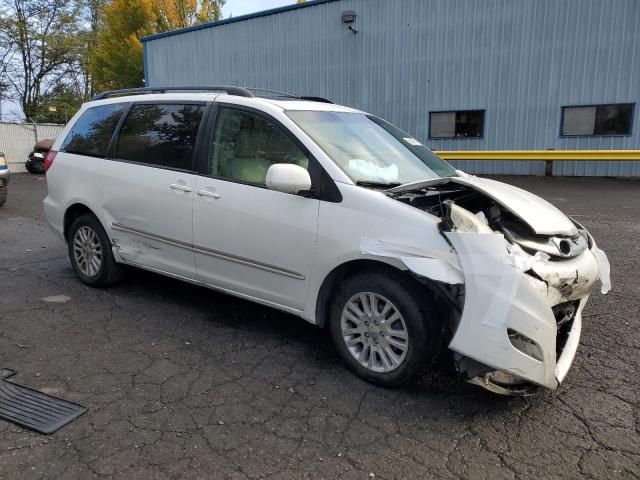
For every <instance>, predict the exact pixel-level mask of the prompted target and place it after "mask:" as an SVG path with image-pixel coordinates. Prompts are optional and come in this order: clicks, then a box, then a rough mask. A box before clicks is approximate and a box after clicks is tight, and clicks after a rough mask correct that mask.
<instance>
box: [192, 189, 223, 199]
mask: <svg viewBox="0 0 640 480" xmlns="http://www.w3.org/2000/svg"><path fill="white" fill-rule="evenodd" d="M196 193H197V194H198V195H200V196H201V197H210V198H215V199H218V198H220V194H219V193H216V192H210V191H209V190H198V191H197V192H196Z"/></svg>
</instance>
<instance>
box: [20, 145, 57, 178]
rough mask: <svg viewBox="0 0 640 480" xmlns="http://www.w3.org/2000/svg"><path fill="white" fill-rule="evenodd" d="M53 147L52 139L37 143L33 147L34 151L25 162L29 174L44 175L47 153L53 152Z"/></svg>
mask: <svg viewBox="0 0 640 480" xmlns="http://www.w3.org/2000/svg"><path fill="white" fill-rule="evenodd" d="M52 145H53V139H52V138H45V139H43V140H40V141H38V142H36V144H35V145H34V146H33V151H32V152H31V153H30V154H29V159H28V160H27V161H26V162H24V166H25V168H26V169H27V172H29V173H33V174H36V175H42V174H43V173H44V158H45V157H46V156H47V153H49V150H51V146H52Z"/></svg>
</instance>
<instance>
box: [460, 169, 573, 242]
mask: <svg viewBox="0 0 640 480" xmlns="http://www.w3.org/2000/svg"><path fill="white" fill-rule="evenodd" d="M449 180H451V181H452V182H455V183H459V184H461V185H467V186H469V187H471V188H473V189H475V190H477V191H479V192H482V193H484V194H485V195H487V196H488V197H491V198H493V199H494V200H495V201H496V202H498V203H499V204H500V205H502V206H503V207H504V208H506V209H507V210H509V211H510V212H511V213H513V214H514V215H517V216H518V217H520V218H521V219H522V220H524V221H525V222H526V223H527V224H528V225H529V226H530V227H531V228H532V229H533V231H534V232H536V233H537V234H538V235H577V234H578V229H577V228H576V226H575V225H574V224H573V222H572V221H571V220H570V219H569V217H567V216H566V215H565V214H564V213H562V212H561V211H560V210H558V209H557V208H556V207H554V206H553V205H551V204H550V203H549V202H547V201H546V200H543V199H542V198H540V197H538V196H537V195H534V194H533V193H529V192H527V191H526V190H522V189H521V188H518V187H514V186H512V185H507V184H506V183H502V182H497V181H495V180H489V179H487V178H479V177H474V176H471V175H468V176H464V177H452V178H449Z"/></svg>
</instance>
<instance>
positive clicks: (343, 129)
mask: <svg viewBox="0 0 640 480" xmlns="http://www.w3.org/2000/svg"><path fill="white" fill-rule="evenodd" d="M286 114H287V115H288V116H289V118H291V120H293V121H294V122H295V123H296V124H297V125H298V126H299V127H300V128H302V130H304V131H305V133H306V134H307V135H309V136H310V137H311V138H312V139H313V140H314V141H315V142H316V143H317V144H318V146H320V148H322V150H324V152H325V153H326V154H327V155H328V156H329V157H330V158H331V159H332V160H333V161H334V162H335V163H336V164H337V165H338V166H339V167H340V168H341V169H342V170H343V171H344V172H345V173H346V174H347V175H348V176H349V178H351V180H353V181H354V182H355V183H357V184H361V185H370V186H376V185H380V186H386V187H394V186H398V185H402V184H405V183H412V182H416V181H421V180H433V179H437V178H442V177H451V176H455V175H456V172H455V169H454V168H453V167H452V166H451V165H449V164H448V163H446V162H445V161H444V160H442V159H441V158H440V157H438V156H436V155H435V154H434V153H433V152H431V150H429V149H428V148H427V147H425V146H424V145H422V144H421V143H420V142H419V141H417V140H416V139H414V138H413V137H411V136H410V135H408V134H406V133H404V132H403V131H402V130H400V129H399V128H397V127H394V126H393V125H391V124H390V123H389V122H386V121H384V120H382V119H380V118H378V117H374V116H372V115H365V114H363V113H347V112H317V111H295V110H290V111H287V112H286Z"/></svg>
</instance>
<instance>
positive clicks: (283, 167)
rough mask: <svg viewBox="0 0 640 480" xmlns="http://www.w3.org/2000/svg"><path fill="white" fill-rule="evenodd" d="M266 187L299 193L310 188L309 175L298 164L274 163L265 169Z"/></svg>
mask: <svg viewBox="0 0 640 480" xmlns="http://www.w3.org/2000/svg"><path fill="white" fill-rule="evenodd" d="M267 188H268V189H270V190H277V191H278V192H284V193H299V192H301V191H304V190H310V189H311V177H310V176H309V172H307V171H306V170H305V169H304V168H302V167H301V166H299V165H294V164H292V163H276V164H274V165H271V166H270V167H269V170H267Z"/></svg>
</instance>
